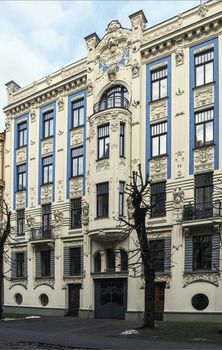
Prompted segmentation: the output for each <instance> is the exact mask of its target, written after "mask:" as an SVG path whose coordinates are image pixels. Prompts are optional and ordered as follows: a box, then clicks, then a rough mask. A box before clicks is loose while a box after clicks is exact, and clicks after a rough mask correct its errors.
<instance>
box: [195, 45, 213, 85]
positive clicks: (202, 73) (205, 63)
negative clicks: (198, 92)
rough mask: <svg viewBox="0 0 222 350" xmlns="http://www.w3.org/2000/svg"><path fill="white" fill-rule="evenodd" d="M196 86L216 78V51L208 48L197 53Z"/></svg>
mask: <svg viewBox="0 0 222 350" xmlns="http://www.w3.org/2000/svg"><path fill="white" fill-rule="evenodd" d="M195 76H196V86H201V85H205V84H208V83H211V82H213V79H214V51H213V49H212V50H208V51H205V52H202V53H200V54H196V55H195Z"/></svg>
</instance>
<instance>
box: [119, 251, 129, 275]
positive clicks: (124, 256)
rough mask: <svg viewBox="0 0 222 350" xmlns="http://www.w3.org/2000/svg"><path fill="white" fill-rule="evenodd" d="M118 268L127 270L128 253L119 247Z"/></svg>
mask: <svg viewBox="0 0 222 350" xmlns="http://www.w3.org/2000/svg"><path fill="white" fill-rule="evenodd" d="M120 269H121V271H128V254H127V252H125V250H123V249H120Z"/></svg>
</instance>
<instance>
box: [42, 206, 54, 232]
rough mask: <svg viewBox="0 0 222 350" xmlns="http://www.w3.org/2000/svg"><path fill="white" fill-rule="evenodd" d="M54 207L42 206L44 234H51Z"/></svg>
mask: <svg viewBox="0 0 222 350" xmlns="http://www.w3.org/2000/svg"><path fill="white" fill-rule="evenodd" d="M51 222H52V207H51V204H44V205H42V229H43V234H45V235H47V234H49V235H50V234H51Z"/></svg>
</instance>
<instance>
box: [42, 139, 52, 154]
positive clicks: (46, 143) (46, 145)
mask: <svg viewBox="0 0 222 350" xmlns="http://www.w3.org/2000/svg"><path fill="white" fill-rule="evenodd" d="M51 153H53V138H49V139H46V140H43V141H42V156H44V155H46V154H51Z"/></svg>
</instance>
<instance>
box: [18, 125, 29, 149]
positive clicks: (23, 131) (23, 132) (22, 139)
mask: <svg viewBox="0 0 222 350" xmlns="http://www.w3.org/2000/svg"><path fill="white" fill-rule="evenodd" d="M26 145H27V122H26V121H25V122H22V123H19V124H18V147H22V146H26Z"/></svg>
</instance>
